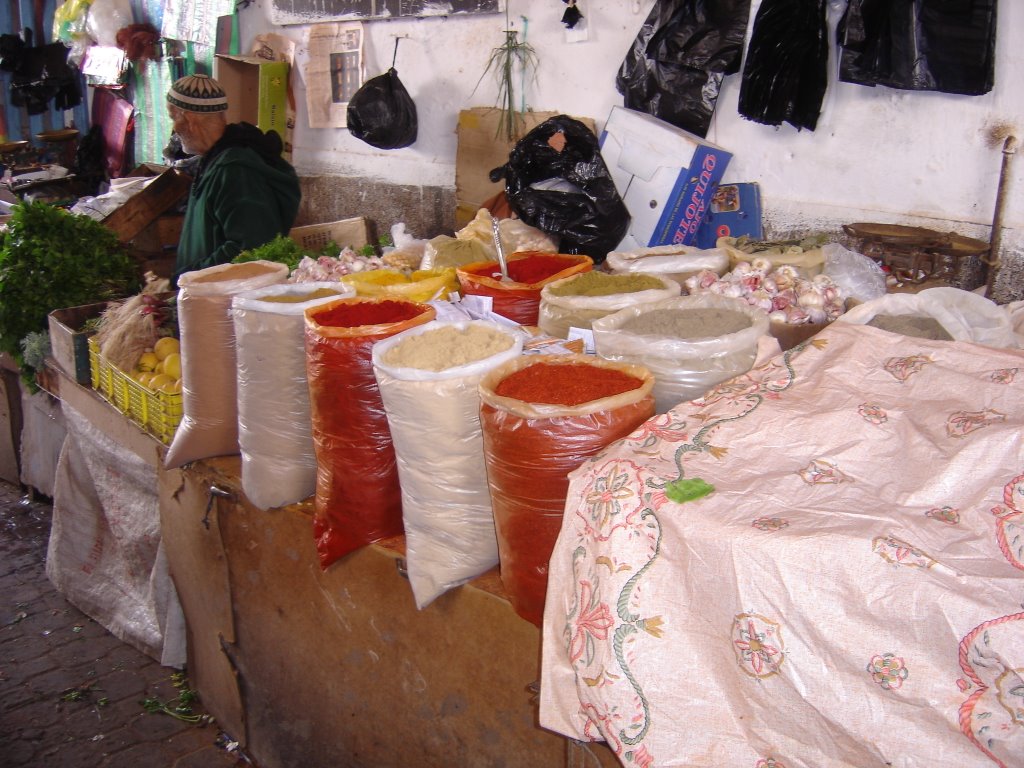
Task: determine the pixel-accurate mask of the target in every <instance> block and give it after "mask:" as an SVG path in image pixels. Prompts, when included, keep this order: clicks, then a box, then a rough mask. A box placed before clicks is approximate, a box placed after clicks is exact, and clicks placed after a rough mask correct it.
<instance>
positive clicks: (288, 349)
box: [231, 282, 355, 509]
mask: <svg viewBox="0 0 1024 768" xmlns="http://www.w3.org/2000/svg"><path fill="white" fill-rule="evenodd" d="M318 293H320V294H324V293H326V295H320V296H317V294H318ZM354 295H355V289H354V288H352V287H350V286H346V285H343V284H341V283H338V282H316V283H282V284H279V285H272V286H269V287H267V288H260V289H257V290H255V291H246V292H245V293H242V294H239V295H238V296H235V297H234V298H233V299H232V301H231V316H232V319H233V320H234V326H235V350H236V355H237V358H238V447H239V449H240V450H241V452H242V490H243V491H245V495H246V496H247V497H248V499H249V501H251V502H252V503H253V504H254V505H255V506H256V507H258V508H259V509H270V508H271V507H280V506H284V505H285V504H292V503H294V502H297V501H301V500H302V499H305V498H308V497H309V496H312V495H313V492H314V491H315V490H316V454H315V452H314V450H313V432H312V424H311V422H310V415H309V413H310V412H309V383H308V381H307V379H306V346H305V330H306V321H305V315H304V312H305V311H306V309H307V308H309V307H315V306H316V305H317V304H323V303H324V302H327V301H333V300H334V299H339V298H344V297H346V296H354ZM310 296H312V297H313V298H308V297H310Z"/></svg>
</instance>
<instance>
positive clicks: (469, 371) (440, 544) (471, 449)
mask: <svg viewBox="0 0 1024 768" xmlns="http://www.w3.org/2000/svg"><path fill="white" fill-rule="evenodd" d="M523 338H524V335H523V334H522V333H519V332H517V331H514V330H510V329H508V328H504V327H502V326H499V325H496V324H494V323H490V322H486V321H469V322H431V323H427V324H426V325H420V326H417V327H415V328H411V329H409V330H407V331H403V332H402V333H400V334H398V335H397V336H392V337H391V338H389V339H385V340H383V341H379V342H377V343H376V344H375V345H374V346H373V367H374V372H375V375H376V378H377V384H378V386H379V387H380V394H381V399H382V400H383V402H384V410H385V413H387V417H388V425H389V426H390V429H391V438H392V441H393V443H394V447H395V457H396V459H397V462H398V477H399V480H400V482H401V488H402V520H403V524H404V527H405V560H406V566H407V570H408V574H409V584H410V586H411V587H412V592H413V596H414V597H415V599H416V607H417V608H421V609H422V608H425V607H426V606H427V605H429V604H430V603H431V602H432V601H433V600H434V599H436V598H437V597H438V596H440V595H441V594H443V593H444V592H446V591H448V590H450V589H452V588H454V587H456V586H458V585H460V584H463V583H465V582H467V581H469V580H470V579H473V578H476V577H477V576H479V575H481V574H482V573H484V572H486V571H488V570H490V569H491V568H493V567H494V566H496V565H497V564H498V543H497V539H496V538H495V533H494V516H493V514H492V512H491V497H490V492H489V491H488V488H487V473H486V467H485V465H484V453H483V437H482V435H481V432H480V394H479V391H478V388H479V384H480V380H481V379H482V378H483V377H484V375H485V374H486V373H488V372H489V371H491V370H493V369H494V368H497V367H498V366H500V365H502V364H504V363H506V362H508V361H509V360H513V359H515V358H517V357H519V356H520V355H521V354H522V350H523Z"/></svg>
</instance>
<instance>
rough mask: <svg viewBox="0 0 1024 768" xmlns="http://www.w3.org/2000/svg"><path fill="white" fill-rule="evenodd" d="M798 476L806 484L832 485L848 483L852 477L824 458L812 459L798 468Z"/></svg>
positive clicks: (851, 480)
mask: <svg viewBox="0 0 1024 768" xmlns="http://www.w3.org/2000/svg"><path fill="white" fill-rule="evenodd" d="M799 474H800V477H802V478H803V480H804V482H805V483H807V484H808V485H832V484H835V483H850V482H853V479H852V478H850V477H848V476H846V475H844V474H843V473H842V472H840V471H839V469H838V468H836V466H835V465H834V464H830V463H829V462H827V461H825V460H824V459H814V461H812V462H811V463H810V464H808V465H807V466H806V467H804V468H803V469H801V470H800V473H799Z"/></svg>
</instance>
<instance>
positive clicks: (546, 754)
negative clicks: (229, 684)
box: [165, 457, 618, 768]
mask: <svg viewBox="0 0 1024 768" xmlns="http://www.w3.org/2000/svg"><path fill="white" fill-rule="evenodd" d="M239 472H240V460H239V459H238V457H224V458H217V459H211V460H208V461H203V462H198V463H197V464H195V465H193V466H192V467H191V468H189V469H188V470H187V471H186V472H185V473H184V474H185V475H186V477H187V480H186V482H185V486H184V487H185V488H189V487H191V486H193V485H195V486H196V487H202V486H204V485H206V484H207V483H208V482H213V483H215V484H216V485H217V486H219V487H221V488H224V489H226V490H229V491H230V492H231V493H232V494H234V495H235V496H236V498H237V499H238V501H237V502H235V503H232V502H230V501H226V500H222V501H220V502H218V504H217V505H216V506H217V514H216V521H217V523H219V526H220V531H221V534H222V537H223V538H222V540H223V545H224V549H223V552H224V556H225V557H226V558H227V569H228V573H229V582H230V584H229V587H225V586H224V584H223V582H222V581H220V580H219V578H218V579H214V580H211V579H209V577H208V574H210V572H211V570H210V569H211V563H210V562H206V563H200V562H198V561H184V560H183V559H182V558H180V557H177V556H176V557H172V559H171V563H172V568H173V569H175V570H177V569H178V568H180V567H181V566H182V565H183V564H184V565H186V566H187V567H189V568H193V569H194V570H195V577H184V576H183V577H182V578H181V579H180V582H179V579H178V577H177V574H176V579H175V580H176V583H179V593H180V595H181V599H182V604H183V605H184V606H185V611H186V616H187V618H188V621H189V624H190V628H192V627H194V626H195V621H196V619H195V618H194V613H195V611H196V610H197V604H198V600H199V598H198V596H196V595H189V594H187V593H189V592H193V593H195V592H200V591H205V592H207V593H209V592H213V591H215V590H220V591H221V593H222V594H221V595H220V601H221V602H222V603H223V602H225V601H228V600H230V603H231V605H232V606H233V609H234V622H235V624H234V626H235V631H236V633H237V636H236V640H235V642H234V643H229V644H228V647H229V652H230V653H231V654H232V657H233V659H234V662H235V664H236V665H237V669H238V674H239V684H240V687H241V691H242V701H243V702H244V706H245V719H246V725H247V728H248V731H247V736H246V741H247V745H248V749H249V751H250V752H251V754H252V755H253V757H254V758H255V759H256V761H257V762H258V763H259V764H260V766H261V767H262V768H284V767H285V766H295V765H302V766H308V767H309V768H318V767H319V766H323V767H324V768H326V767H327V766H337V765H373V766H375V767H377V768H388V767H389V766H394V767H395V768H398V767H399V766H402V767H403V768H404V767H405V766H417V768H431V767H432V766H437V767H438V768H441V767H442V766H443V767H444V768H448V767H449V766H453V765H473V766H484V765H501V766H505V768H516V767H517V766H522V768H536V766H541V765H543V766H562V765H566V764H567V759H568V760H569V762H570V763H571V764H579V765H588V766H606V767H607V768H611V767H612V766H618V761H617V760H616V759H615V757H614V755H613V754H612V753H611V752H610V751H609V750H608V749H607V748H606V747H605V746H603V745H601V744H588V745H579V746H577V745H575V744H573V743H572V742H569V741H567V740H566V739H564V738H562V737H561V736H559V735H557V734H554V733H551V732H549V731H546V730H544V729H541V728H540V727H538V726H537V725H536V719H537V706H536V702H535V700H534V698H535V694H534V691H533V689H532V688H531V686H532V684H533V683H535V682H536V681H537V680H538V678H539V676H540V675H539V669H540V667H539V664H540V633H539V632H538V630H537V628H536V627H534V626H533V625H532V624H530V623H529V622H526V621H524V620H523V619H521V618H519V617H518V616H517V615H516V614H515V613H514V611H513V610H512V608H511V606H510V605H509V602H508V601H507V600H506V599H505V598H504V596H503V594H502V593H501V589H500V583H499V582H498V580H497V578H496V576H495V574H493V573H492V574H488V575H487V576H485V577H483V578H482V579H480V580H478V581H479V586H478V583H477V582H473V583H471V584H467V585H465V586H463V587H460V588H458V589H456V590H453V591H451V592H449V593H447V594H445V595H443V596H441V597H440V598H438V599H437V600H436V601H435V602H434V603H432V604H431V605H430V606H428V607H427V608H426V609H425V610H423V611H417V610H416V607H415V604H414V601H413V596H412V592H411V590H410V588H409V583H408V581H407V580H406V579H405V578H404V577H403V575H402V573H401V569H400V567H399V566H400V565H401V553H402V543H403V540H402V539H401V537H399V538H398V539H396V540H389V541H388V542H382V543H381V544H377V545H371V546H369V547H364V548H363V549H360V550H358V551H356V552H354V553H353V554H351V555H349V556H347V557H345V558H343V559H342V560H340V561H339V562H337V563H335V564H334V565H332V566H331V567H330V568H329V569H327V570H326V571H323V570H321V569H320V567H319V565H318V564H317V557H316V552H315V549H314V539H313V531H312V503H311V502H309V501H307V502H303V503H300V504H296V505H292V506H288V507H284V508H281V509H276V510H270V511H268V512H263V511H260V510H257V509H255V508H254V507H253V506H252V505H251V504H249V503H248V502H247V501H246V500H245V499H244V496H243V495H242V493H241V491H240V490H239V488H240V481H239V479H238V475H239ZM197 478H201V480H200V479H197ZM172 485H173V483H171V484H169V485H168V486H167V489H168V490H169V491H170V490H171V486H172ZM191 493H192V492H191V491H187V492H186V493H183V492H181V491H178V492H177V493H176V496H177V499H178V501H177V505H176V509H177V511H175V512H173V513H172V512H170V511H169V513H168V515H167V517H166V518H165V525H166V526H170V525H172V524H173V525H174V526H175V527H179V528H184V529H186V530H191V529H195V528H196V519H197V518H201V517H202V514H201V511H200V510H198V509H196V508H193V509H188V510H186V508H185V507H186V506H187V505H189V504H192V505H205V501H203V500H202V499H201V498H200V497H198V496H194V497H192V500H191V502H190V501H189V500H188V496H187V494H191ZM210 519H211V530H212V529H213V527H214V522H213V521H214V516H213V515H211V518H210ZM200 528H201V526H200ZM165 531H166V527H165ZM165 536H166V537H167V539H168V541H171V540H172V539H176V538H177V536H178V535H177V534H174V533H171V532H167V533H165ZM189 537H190V538H191V539H192V541H193V544H192V546H196V542H198V541H199V539H200V538H201V536H197V535H195V534H189ZM183 543H184V542H183V540H179V544H183ZM171 546H174V545H171ZM175 551H176V552H178V553H179V555H180V547H175ZM202 551H204V552H205V553H206V557H207V558H212V559H213V560H218V559H219V557H220V555H219V554H218V553H217V552H216V551H215V550H214V549H213V548H211V547H210V546H209V545H208V544H203V545H202ZM229 595H230V596H229ZM205 599H208V598H205ZM210 618H211V616H210V609H209V608H206V609H204V610H203V614H202V621H203V622H204V623H205V625H206V627H207V628H206V629H205V630H203V631H201V632H197V631H190V638H191V637H193V636H194V637H195V642H196V643H200V642H202V643H206V644H207V645H208V646H210V645H212V644H213V643H215V642H216V638H215V636H214V632H213V631H212V627H213V625H212V624H211V623H210ZM194 654H195V656H196V657H197V661H198V659H199V658H205V659H207V660H209V659H210V658H211V657H212V655H213V653H212V651H211V650H209V649H207V650H205V651H200V650H199V649H198V648H197V649H195V650H194ZM190 664H191V661H190ZM195 682H196V685H197V689H198V690H199V692H200V695H201V696H202V699H203V701H204V703H206V704H207V706H210V707H211V709H212V710H214V711H219V710H220V709H221V708H222V706H223V705H222V703H221V702H219V701H215V699H217V697H219V696H223V695H226V694H229V692H228V691H227V690H226V687H225V686H224V685H223V684H220V685H217V686H215V687H209V686H210V684H211V682H210V680H209V678H205V677H204V678H199V679H197V680H196V681H195ZM219 717H220V716H219V715H218V718H219ZM225 726H226V727H227V724H226V723H225ZM382 726H383V727H382ZM228 730H229V732H230V728H229V729H228ZM232 735H234V734H233V733H232Z"/></svg>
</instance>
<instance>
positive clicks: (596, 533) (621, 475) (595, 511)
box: [578, 461, 640, 541]
mask: <svg viewBox="0 0 1024 768" xmlns="http://www.w3.org/2000/svg"><path fill="white" fill-rule="evenodd" d="M638 471H639V467H637V465H636V464H633V463H632V462H628V461H612V462H608V463H607V464H605V465H604V467H602V468H601V470H600V471H599V473H598V474H597V476H596V477H595V478H594V480H593V483H592V484H591V486H590V490H589V491H588V492H587V494H586V495H585V496H584V497H583V501H584V504H585V518H584V519H585V521H586V533H587V534H589V535H591V536H592V537H593V538H595V539H597V540H598V541H607V540H608V538H609V537H610V536H611V535H612V534H613V533H614V532H615V531H616V530H617V529H619V528H623V527H626V526H629V525H631V524H632V522H631V517H632V516H631V513H632V512H634V511H636V510H637V509H638V508H639V505H640V500H639V499H638V498H637V494H636V492H635V491H634V490H633V488H634V487H635V484H637V483H638V482H639V481H638V480H637V479H636V478H637V472H638ZM627 509H628V512H627ZM578 514H580V513H578Z"/></svg>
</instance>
